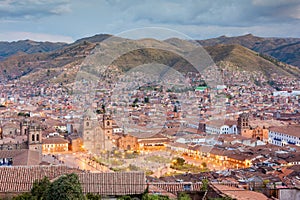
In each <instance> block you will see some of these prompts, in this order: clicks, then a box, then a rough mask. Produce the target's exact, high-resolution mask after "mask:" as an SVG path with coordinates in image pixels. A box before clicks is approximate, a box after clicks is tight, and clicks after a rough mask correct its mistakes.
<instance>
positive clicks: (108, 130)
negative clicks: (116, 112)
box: [102, 114, 113, 139]
mask: <svg viewBox="0 0 300 200" xmlns="http://www.w3.org/2000/svg"><path fill="white" fill-rule="evenodd" d="M102 123H103V124H102V129H103V132H104V135H106V136H107V137H108V139H110V138H111V136H112V132H113V128H112V118H111V116H110V115H107V114H104V115H103V120H102Z"/></svg>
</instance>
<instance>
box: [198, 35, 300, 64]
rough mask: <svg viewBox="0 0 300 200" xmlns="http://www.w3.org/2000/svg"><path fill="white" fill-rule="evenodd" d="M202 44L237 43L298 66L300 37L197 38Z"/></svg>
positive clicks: (299, 61)
mask: <svg viewBox="0 0 300 200" xmlns="http://www.w3.org/2000/svg"><path fill="white" fill-rule="evenodd" d="M198 42H199V43H200V44H201V45H203V46H214V45H218V44H239V45H242V46H244V47H247V48H249V49H251V50H254V51H256V52H258V53H261V54H267V55H269V56H272V57H274V58H276V59H277V60H279V61H282V62H285V63H287V64H290V65H294V66H298V67H300V38H263V37H257V36H253V35H252V34H247V35H243V36H238V37H226V36H221V37H218V38H212V39H207V40H198Z"/></svg>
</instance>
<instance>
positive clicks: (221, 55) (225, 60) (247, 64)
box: [204, 44, 300, 78]
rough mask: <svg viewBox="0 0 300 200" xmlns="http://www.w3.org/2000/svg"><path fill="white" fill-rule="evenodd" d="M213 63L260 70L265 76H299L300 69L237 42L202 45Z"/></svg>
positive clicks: (246, 69)
mask: <svg viewBox="0 0 300 200" xmlns="http://www.w3.org/2000/svg"><path fill="white" fill-rule="evenodd" d="M204 48H205V49H206V51H207V52H208V53H209V54H210V56H211V57H212V59H213V60H214V61H215V63H216V64H217V65H219V66H221V67H225V66H226V67H228V66H229V67H234V68H238V69H239V70H244V71H248V72H260V73H261V74H263V75H265V77H269V78H270V77H272V76H273V75H279V76H289V77H297V78H299V77H300V74H299V72H300V70H299V69H298V68H296V67H293V66H290V65H288V64H285V63H282V62H278V61H277V60H276V59H273V58H271V57H268V56H263V55H261V54H259V53H257V52H255V51H252V50H250V49H248V48H246V47H243V46H241V45H237V44H228V45H224V44H219V45H215V46H207V47H204Z"/></svg>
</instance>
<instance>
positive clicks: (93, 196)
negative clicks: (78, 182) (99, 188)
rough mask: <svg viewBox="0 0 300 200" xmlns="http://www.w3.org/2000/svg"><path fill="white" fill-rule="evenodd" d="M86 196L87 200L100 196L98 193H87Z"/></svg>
mask: <svg viewBox="0 0 300 200" xmlns="http://www.w3.org/2000/svg"><path fill="white" fill-rule="evenodd" d="M86 198H87V199H89V200H100V199H101V196H100V195H99V194H92V193H87V194H86Z"/></svg>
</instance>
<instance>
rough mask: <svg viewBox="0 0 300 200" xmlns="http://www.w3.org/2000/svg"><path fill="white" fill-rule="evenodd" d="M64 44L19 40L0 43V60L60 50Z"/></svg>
mask: <svg viewBox="0 0 300 200" xmlns="http://www.w3.org/2000/svg"><path fill="white" fill-rule="evenodd" d="M66 45H67V44H66V43H61V42H57V43H52V42H35V41H32V40H20V41H17V42H0V60H3V59H5V58H7V57H9V56H12V55H15V54H17V53H26V54H35V53H43V52H50V51H54V50H57V49H61V48H62V47H64V46H66Z"/></svg>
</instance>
